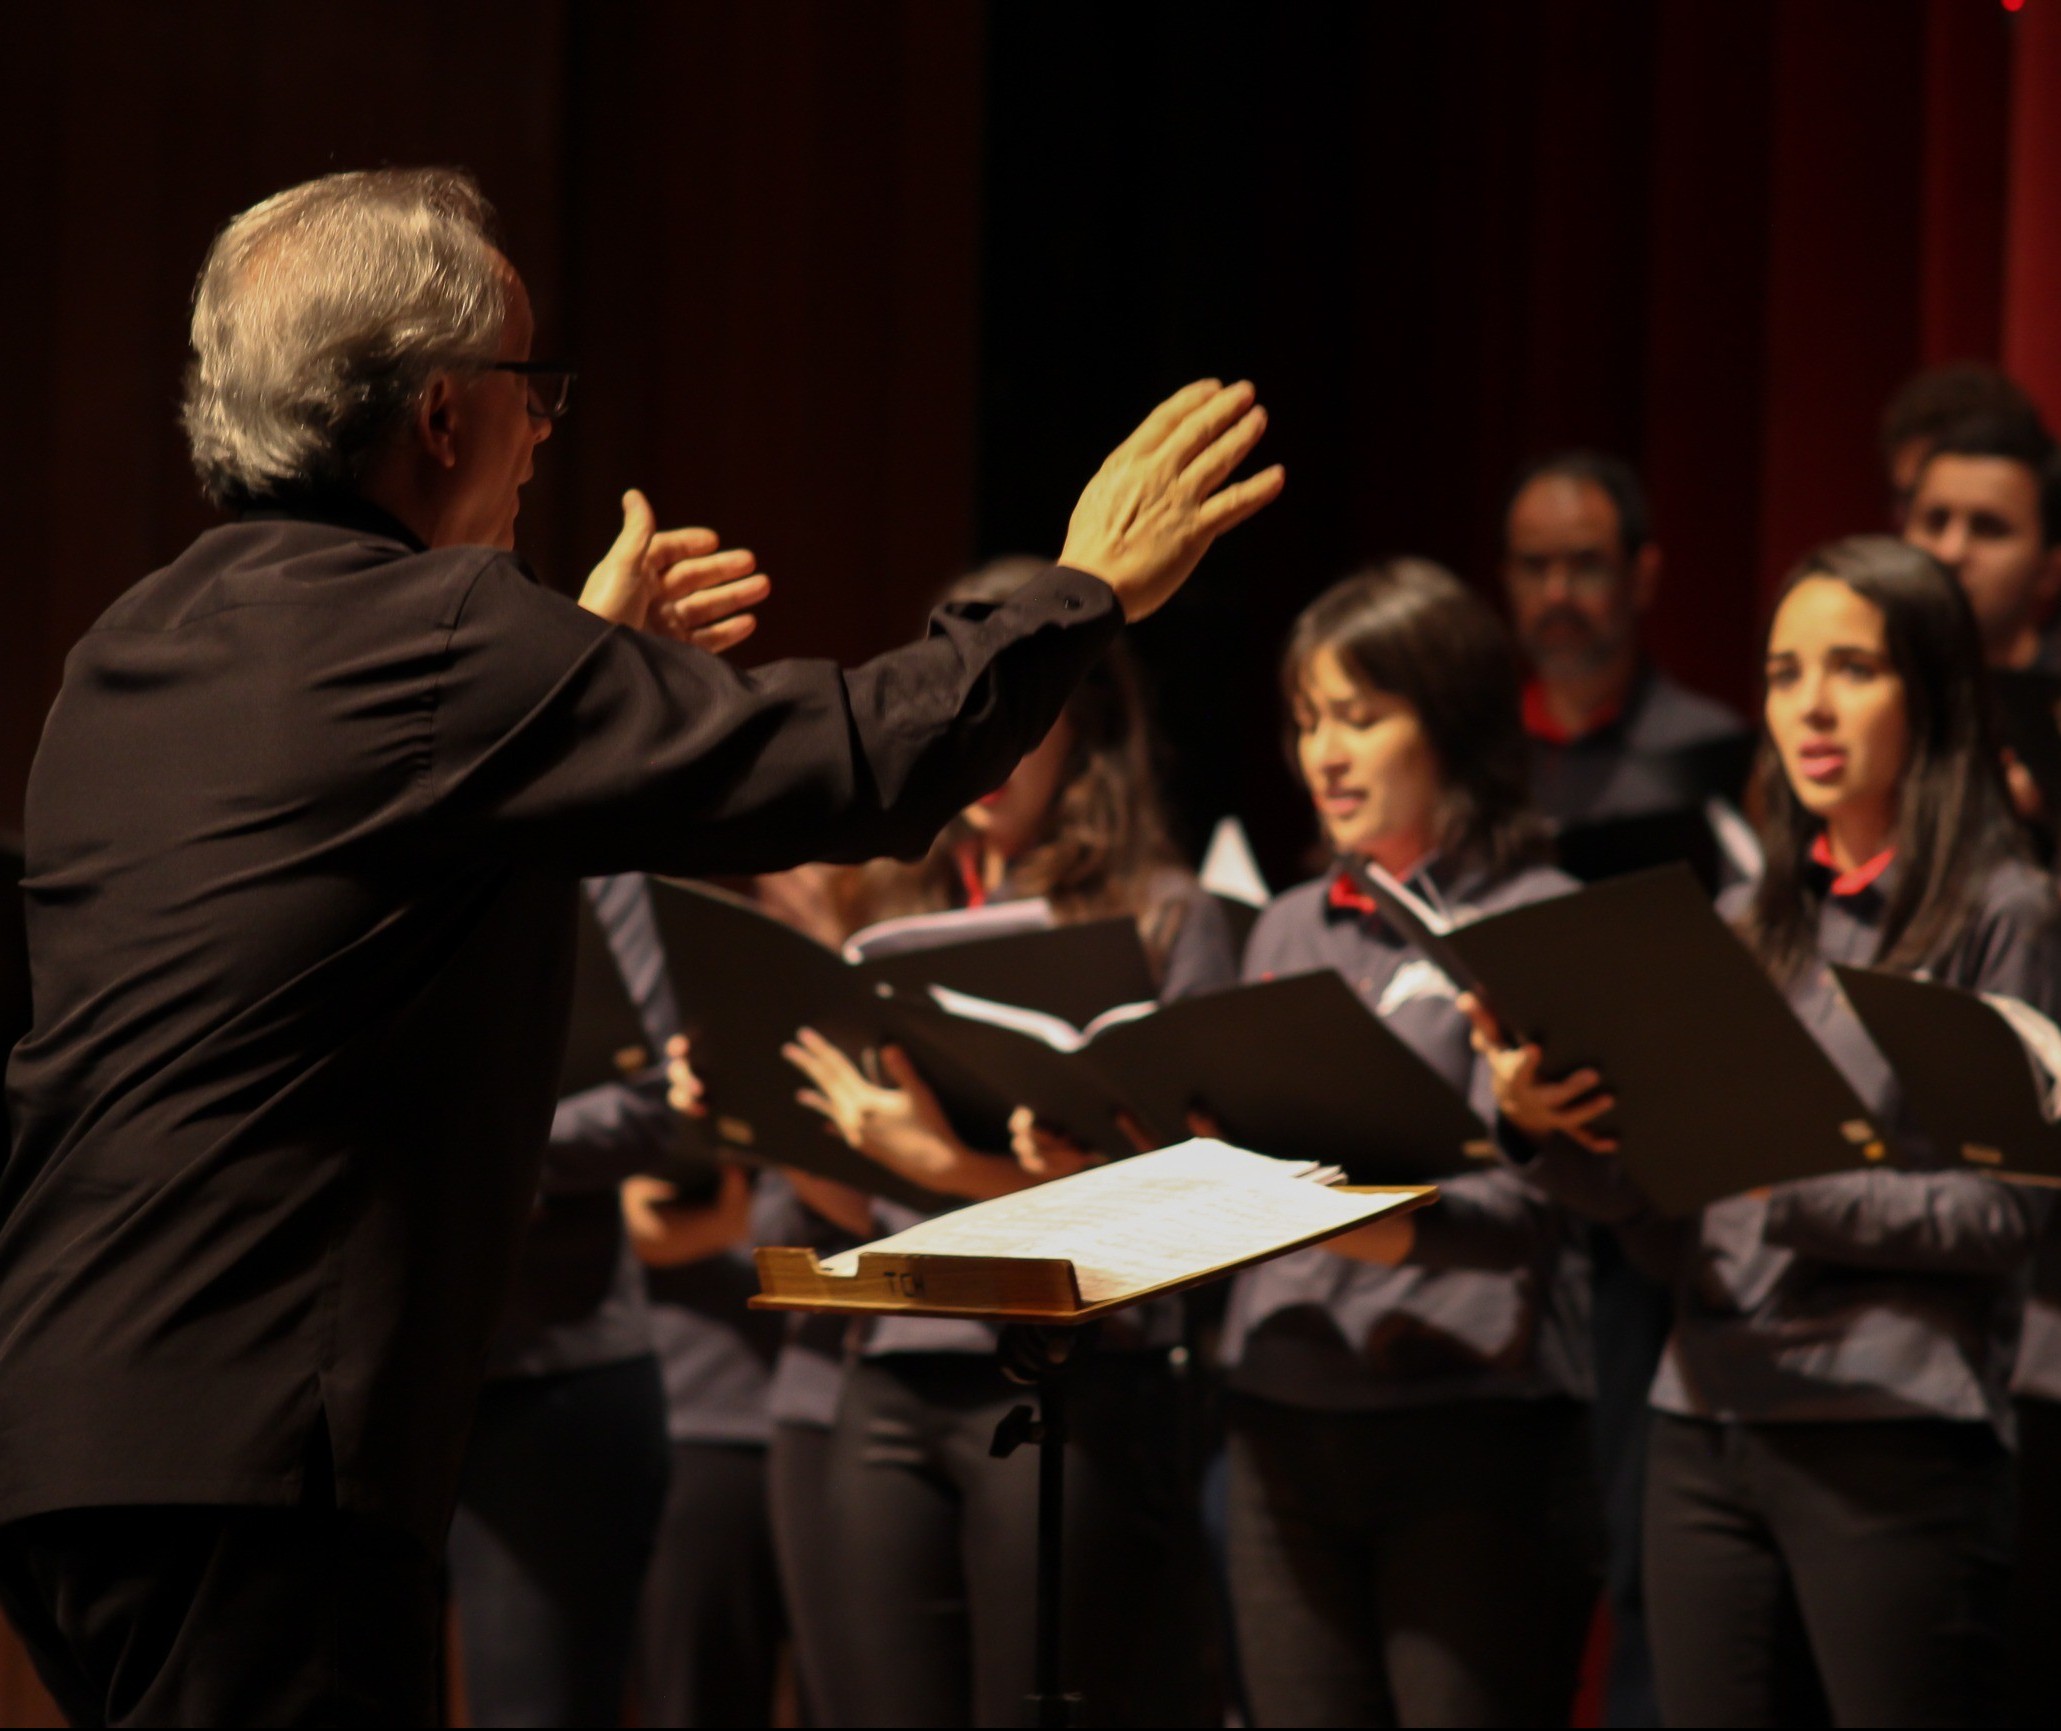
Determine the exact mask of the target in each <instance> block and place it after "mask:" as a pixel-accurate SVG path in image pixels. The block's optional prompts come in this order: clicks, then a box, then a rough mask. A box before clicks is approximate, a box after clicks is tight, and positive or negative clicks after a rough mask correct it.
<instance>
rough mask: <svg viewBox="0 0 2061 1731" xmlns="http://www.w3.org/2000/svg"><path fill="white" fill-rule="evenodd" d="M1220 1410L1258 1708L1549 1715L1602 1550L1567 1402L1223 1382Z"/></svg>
mask: <svg viewBox="0 0 2061 1731" xmlns="http://www.w3.org/2000/svg"><path fill="white" fill-rule="evenodd" d="M1229 1422H1230V1444H1231V1520H1230V1534H1231V1545H1230V1550H1231V1596H1232V1602H1233V1606H1234V1609H1235V1613H1236V1619H1237V1627H1238V1652H1239V1662H1240V1666H1241V1668H1242V1670H1243V1672H1244V1676H1245V1689H1246V1694H1247V1696H1248V1697H1249V1698H1250V1700H1251V1702H1252V1708H1253V1713H1254V1716H1255V1718H1256V1720H1257V1722H1258V1723H1259V1724H1261V1725H1555V1724H1565V1723H1566V1722H1567V1714H1568V1708H1569V1705H1570V1704H1571V1702H1572V1700H1573V1697H1574V1687H1575V1679H1576V1675H1577V1672H1578V1670H1579V1667H1580V1662H1581V1651H1582V1642H1583V1638H1584V1636H1585V1633H1586V1631H1587V1628H1588V1623H1589V1619H1590V1616H1591V1613H1592V1610H1593V1607H1594V1604H1595V1596H1596V1589H1597V1586H1598V1584H1599V1581H1598V1576H1599V1573H1600V1568H1599V1562H1598V1558H1599V1553H1600V1549H1601V1540H1600V1535H1599V1531H1598V1528H1599V1524H1600V1516H1599V1515H1598V1513H1597V1508H1596V1492H1595V1475H1594V1466H1593V1463H1592V1460H1591V1457H1590V1444H1589V1433H1588V1426H1587V1422H1586V1419H1585V1416H1584V1414H1583V1412H1582V1409H1581V1408H1580V1407H1579V1406H1577V1405H1576V1404H1575V1403H1574V1402H1572V1401H1561V1400H1553V1401H1464V1402H1463V1401H1454V1402H1449V1403H1447V1404H1444V1405H1440V1406H1435V1407H1423V1408H1417V1409H1403V1410H1398V1411H1391V1412H1318V1411H1312V1410H1309V1409H1306V1408H1301V1407H1290V1406H1283V1405H1279V1404H1276V1403H1274V1402H1271V1401H1257V1400H1234V1401H1233V1402H1232V1403H1231V1406H1230V1409H1229Z"/></svg>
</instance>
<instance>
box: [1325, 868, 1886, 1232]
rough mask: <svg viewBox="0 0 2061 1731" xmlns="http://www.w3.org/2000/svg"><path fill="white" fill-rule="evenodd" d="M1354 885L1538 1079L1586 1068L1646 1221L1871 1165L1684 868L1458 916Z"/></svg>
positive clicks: (1827, 1067) (1815, 1053)
mask: <svg viewBox="0 0 2061 1731" xmlns="http://www.w3.org/2000/svg"><path fill="white" fill-rule="evenodd" d="M1359 875H1360V876H1361V878H1362V881H1363V882H1364V883H1365V884H1366V886H1367V888H1368V890H1369V891H1370V893H1371V894H1372V895H1373V896H1374V898H1375V900H1376V902H1377V903H1378V904H1379V905H1380V907H1381V910H1382V914H1383V917H1384V918H1387V919H1390V920H1392V921H1393V922H1394V923H1395V924H1396V926H1397V927H1398V929H1400V930H1402V931H1403V932H1405V933H1407V934H1408V935H1409V936H1410V937H1411V938H1412V940H1413V941H1415V942H1416V943H1417V944H1418V945H1419V947H1420V948H1422V949H1423V950H1424V951H1425V953H1426V954H1427V955H1429V956H1430V957H1431V958H1432V960H1433V961H1435V962H1436V963H1437V964H1438V965H1439V966H1440V967H1441V968H1442V969H1443V970H1444V971H1445V972H1446V973H1447V975H1448V976H1449V977H1451V978H1452V979H1453V980H1455V981H1456V982H1458V983H1459V984H1460V985H1461V986H1463V987H1464V988H1466V989H1467V990H1470V991H1473V992H1475V993H1476V994H1477V995H1478V996H1479V997H1480V998H1481V999H1482V1001H1483V1002H1484V1003H1486V1004H1487V1005H1489V1007H1490V1008H1491V1009H1492V1010H1493V1011H1494V1013H1495V1015H1496V1017H1497V1019H1498V1020H1499V1021H1500V1022H1501V1023H1502V1024H1503V1027H1504V1028H1505V1030H1506V1031H1507V1032H1508V1033H1509V1034H1510V1035H1511V1036H1512V1037H1514V1038H1518V1039H1522V1040H1526V1041H1530V1042H1535V1043H1537V1044H1538V1045H1539V1046H1540V1047H1541V1048H1542V1049H1543V1051H1544V1053H1545V1065H1544V1073H1545V1074H1546V1075H1548V1076H1560V1075H1566V1074H1567V1073H1569V1072H1570V1071H1574V1070H1579V1069H1585V1068H1593V1069H1595V1070H1596V1071H1598V1072H1599V1073H1600V1074H1601V1075H1602V1077H1603V1079H1604V1085H1605V1086H1606V1087H1607V1088H1608V1089H1609V1090H1610V1092H1611V1093H1612V1094H1614V1095H1615V1096H1616V1099H1617V1105H1616V1108H1615V1110H1614V1111H1613V1112H1611V1114H1610V1115H1609V1116H1608V1117H1607V1118H1605V1119H1604V1120H1602V1121H1601V1122H1599V1123H1598V1125H1597V1126H1596V1128H1597V1129H1598V1130H1599V1131H1600V1132H1602V1133H1604V1134H1607V1135H1612V1136H1615V1137H1616V1138H1617V1142H1618V1147H1619V1155H1618V1156H1617V1157H1618V1158H1621V1159H1623V1160H1624V1162H1625V1164H1626V1165H1627V1166H1628V1167H1629V1168H1630V1170H1631V1173H1632V1176H1633V1177H1634V1178H1636V1179H1637V1180H1638V1182H1639V1184H1640V1185H1641V1186H1642V1187H1643V1188H1644V1190H1645V1192H1646V1194H1647V1195H1648V1196H1650V1197H1651V1198H1652V1199H1653V1201H1654V1203H1655V1204H1656V1206H1658V1207H1659V1208H1660V1209H1661V1210H1662V1211H1663V1212H1665V1213H1668V1214H1688V1213H1693V1212H1694V1211H1695V1210H1696V1209H1698V1208H1701V1207H1704V1206H1705V1205H1707V1204H1709V1203H1712V1202H1715V1201H1717V1200H1719V1199H1720V1198H1721V1197H1725V1196H1733V1195H1737V1194H1738V1193H1740V1192H1741V1191H1745V1190H1752V1189H1756V1188H1758V1187H1759V1186H1761V1185H1763V1184H1779V1183H1783V1182H1785V1181H1787V1180H1789V1179H1794V1178H1811V1177H1816V1176H1817V1175H1819V1174H1821V1173H1825V1172H1836V1171H1841V1170H1844V1169H1847V1168H1850V1167H1854V1166H1858V1165H1861V1164H1863V1163H1865V1162H1867V1161H1869V1160H1881V1159H1884V1158H1886V1157H1887V1143H1886V1141H1885V1140H1884V1138H1883V1136H1882V1134H1881V1132H1880V1131H1879V1130H1878V1129H1877V1128H1876V1126H1875V1125H1874V1124H1873V1122H1871V1120H1870V1119H1869V1117H1868V1112H1867V1108H1866V1107H1865V1106H1864V1105H1863V1104H1862V1103H1861V1100H1860V1097H1859V1096H1858V1095H1856V1094H1855V1093H1854V1091H1853V1088H1852V1086H1851V1085H1850V1084H1849V1083H1848V1082H1847V1080H1846V1078H1845V1077H1844V1076H1842V1075H1841V1074H1840V1072H1839V1069H1838V1067H1837V1066H1836V1065H1835V1064H1834V1063H1833V1062H1832V1060H1831V1059H1830V1058H1829V1057H1827V1056H1826V1055H1825V1052H1824V1050H1823V1048H1821V1047H1820V1046H1819V1045H1818V1043H1817V1041H1816V1040H1814V1039H1813V1038H1812V1037H1811V1035H1810V1032H1809V1031H1808V1030H1807V1029H1806V1028H1805V1027H1804V1026H1803V1024H1802V1023H1801V1022H1799V1021H1798V1020H1797V1019H1796V1015H1795V1013H1794V1012H1793V1011H1792V1010H1791V1009H1790V1007H1789V1005H1788V1003H1787V1001H1786V1000H1785V999H1784V998H1783V996H1782V994H1781V993H1780V992H1779V991H1777V990H1776V989H1775V985H1774V982H1773V981H1771V980H1770V979H1769V978H1768V977H1767V975H1766V974H1765V973H1764V972H1762V970H1761V966H1760V964H1759V963H1758V962H1757V961H1755V960H1754V958H1753V956H1752V954H1751V953H1750V952H1749V951H1748V950H1747V948H1746V946H1745V945H1744V944H1742V943H1741V942H1740V941H1739V939H1738V937H1737V936H1736V935H1735V934H1734V933H1733V932H1732V931H1731V930H1730V929H1729V928H1728V927H1727V926H1726V925H1725V923H1724V922H1723V921H1722V920H1721V919H1719V918H1718V916H1717V913H1716V911H1715V910H1714V909H1713V908H1712V907H1711V905H1710V900H1709V898H1708V897H1707V896H1706V895H1705V894H1704V892H1703V886H1702V885H1701V884H1699V883H1698V882H1697V881H1696V876H1695V874H1694V873H1693V872H1691V871H1690V870H1689V869H1688V868H1687V867H1686V866H1681V865H1673V866H1666V867H1662V868H1661V869H1660V870H1658V871H1649V872H1639V873H1636V874H1634V875H1632V876H1629V877H1621V878H1613V879H1611V880H1610V881H1609V882H1607V883H1600V884H1596V885H1593V886H1592V887H1590V888H1588V889H1583V890H1578V891H1576V892H1574V893H1573V894H1571V895H1565V896H1556V897H1553V898H1552V899H1550V900H1547V901H1541V902H1533V903H1531V904H1529V905H1528V906H1525V907H1520V908H1511V909H1509V910H1507V911H1506V912H1503V913H1499V914H1490V915H1486V916H1484V917H1481V918H1477V919H1473V920H1464V921H1458V922H1456V921H1455V920H1454V919H1453V918H1452V917H1451V915H1450V913H1449V912H1448V911H1447V910H1444V909H1439V908H1433V907H1431V906H1429V905H1428V904H1426V903H1425V902H1424V901H1423V900H1422V899H1421V898H1419V897H1417V896H1415V895H1414V894H1412V893H1411V892H1410V891H1408V890H1406V889H1404V888H1403V886H1402V885H1400V884H1398V883H1396V881H1395V880H1394V879H1393V878H1391V877H1389V876H1388V875H1387V874H1386V873H1385V872H1382V871H1381V870H1380V868H1379V867H1372V866H1369V867H1366V868H1364V869H1363V870H1361V871H1360V873H1359Z"/></svg>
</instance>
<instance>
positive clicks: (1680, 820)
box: [1553, 806, 1724, 895]
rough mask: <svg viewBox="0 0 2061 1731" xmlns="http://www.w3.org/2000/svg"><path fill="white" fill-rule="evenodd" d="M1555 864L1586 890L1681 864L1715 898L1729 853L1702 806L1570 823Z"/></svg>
mask: <svg viewBox="0 0 2061 1731" xmlns="http://www.w3.org/2000/svg"><path fill="white" fill-rule="evenodd" d="M1553 858H1554V863H1555V864H1556V865H1558V866H1559V867H1560V869H1561V870H1562V871H1564V872H1566V873H1567V875H1568V876H1569V877H1573V878H1579V879H1580V880H1581V881H1582V882H1583V883H1585V884H1595V883H1602V882H1603V881H1604V880H1605V879H1608V878H1616V877H1624V876H1626V875H1627V874H1629V873H1631V872H1637V871H1650V870H1652V869H1653V868H1654V867H1655V866H1663V865H1672V864H1673V863H1674V862H1675V861H1677V860H1679V861H1681V863H1682V864H1684V865H1686V866H1687V867H1688V868H1689V869H1690V870H1691V871H1693V872H1694V873H1695V874H1696V880H1697V882H1699V883H1700V884H1702V885H1703V888H1704V893H1705V894H1707V895H1715V894H1716V893H1717V891H1718V887H1719V885H1720V883H1721V882H1722V880H1723V870H1724V853H1723V850H1722V848H1721V847H1720V846H1719V844H1718V837H1717V832H1716V830H1714V829H1713V828H1712V827H1711V823H1710V819H1709V818H1708V817H1707V816H1706V815H1705V813H1704V811H1703V808H1702V807H1701V806H1671V807H1668V808H1666V809H1664V810H1661V811H1641V812H1633V813H1630V814H1627V815H1625V816H1621V817H1604V818H1596V819H1593V820H1590V821H1588V822H1584V823H1571V824H1567V825H1566V826H1564V827H1563V828H1561V829H1559V830H1557V831H1555V832H1554V836H1553Z"/></svg>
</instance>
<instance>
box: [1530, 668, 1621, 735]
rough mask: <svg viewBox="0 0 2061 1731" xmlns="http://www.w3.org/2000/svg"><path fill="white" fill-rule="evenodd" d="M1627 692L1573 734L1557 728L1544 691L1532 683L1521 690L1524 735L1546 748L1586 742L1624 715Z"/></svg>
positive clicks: (1543, 687) (1563, 728)
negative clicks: (1542, 743) (1578, 741)
mask: <svg viewBox="0 0 2061 1731" xmlns="http://www.w3.org/2000/svg"><path fill="white" fill-rule="evenodd" d="M1630 696H1631V693H1630V692H1629V691H1627V692H1626V694H1625V695H1624V696H1623V697H1621V698H1619V699H1618V700H1617V702H1615V703H1613V704H1612V705H1611V706H1610V707H1609V708H1608V709H1606V710H1604V711H1602V712H1601V713H1600V714H1598V715H1596V716H1594V717H1592V718H1591V719H1590V722H1589V725H1588V726H1587V727H1585V728H1583V729H1582V730H1581V732H1579V733H1575V732H1573V731H1571V730H1570V729H1568V728H1565V727H1562V726H1561V725H1560V720H1559V718H1558V717H1557V716H1556V715H1554V713H1553V711H1552V708H1551V707H1550V706H1549V705H1548V704H1547V702H1546V688H1545V686H1544V685H1542V684H1541V683H1540V682H1539V681H1538V680H1536V679H1531V680H1527V681H1526V682H1525V686H1524V731H1525V732H1526V733H1528V734H1530V735H1531V736H1532V738H1534V739H1538V740H1543V741H1544V742H1545V743H1546V744H1548V745H1571V744H1573V742H1574V741H1575V740H1577V739H1587V738H1588V737H1589V735H1590V734H1592V733H1600V732H1602V731H1603V729H1604V728H1606V727H1608V726H1609V725H1610V724H1611V723H1612V722H1614V721H1616V720H1617V719H1618V718H1619V717H1620V716H1622V715H1623V714H1624V711H1625V704H1626V703H1627V702H1628V701H1629V700H1630Z"/></svg>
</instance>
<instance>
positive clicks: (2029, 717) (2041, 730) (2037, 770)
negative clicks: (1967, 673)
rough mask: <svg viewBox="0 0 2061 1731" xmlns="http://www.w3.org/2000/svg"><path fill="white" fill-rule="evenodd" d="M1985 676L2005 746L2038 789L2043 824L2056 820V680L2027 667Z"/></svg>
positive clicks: (2060, 713) (2059, 789)
mask: <svg viewBox="0 0 2061 1731" xmlns="http://www.w3.org/2000/svg"><path fill="white" fill-rule="evenodd" d="M1989 678H1990V687H1991V689H1992V690H1993V691H1995V693H1996V697H1997V715H1998V720H1999V722H2000V723H2001V725H2002V728H2003V733H2004V743H2005V744H2006V745H2007V746H2009V747H2010V748H2011V751H2012V753H2013V755H2015V756H2016V757H2017V759H2018V761H2019V762H2020V763H2022V764H2023V765H2024V766H2025V772H2026V773H2027V774H2028V775H2030V776H2031V777H2032V780H2033V785H2034V786H2035V787H2037V788H2038V789H2039V792H2040V802H2041V804H2042V806H2043V807H2044V816H2045V818H2046V820H2047V822H2048V823H2049V824H2053V823H2056V822H2061V678H2056V677H2055V676H2054V675H2053V674H2051V673H2042V672H2039V671H2037V670H2036V669H2032V668H2023V669H2019V668H1996V669H1993V670H1992V671H1991V673H1990V676H1989Z"/></svg>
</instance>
